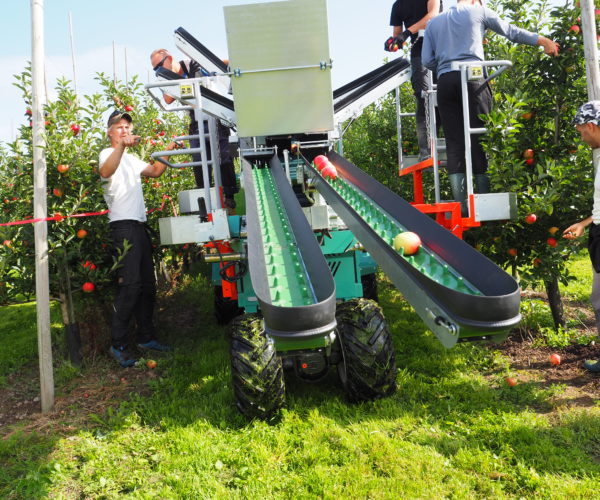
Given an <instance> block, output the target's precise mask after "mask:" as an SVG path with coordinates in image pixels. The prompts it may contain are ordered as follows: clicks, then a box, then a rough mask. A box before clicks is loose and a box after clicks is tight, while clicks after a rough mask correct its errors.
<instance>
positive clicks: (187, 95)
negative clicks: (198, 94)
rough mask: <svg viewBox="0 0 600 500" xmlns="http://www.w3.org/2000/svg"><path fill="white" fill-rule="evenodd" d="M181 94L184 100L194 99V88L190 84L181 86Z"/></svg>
mask: <svg viewBox="0 0 600 500" xmlns="http://www.w3.org/2000/svg"><path fill="white" fill-rule="evenodd" d="M179 92H180V96H181V98H182V99H191V98H193V97H194V86H193V85H190V84H189V83H182V84H180V85H179Z"/></svg>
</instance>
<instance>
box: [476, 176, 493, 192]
mask: <svg viewBox="0 0 600 500" xmlns="http://www.w3.org/2000/svg"><path fill="white" fill-rule="evenodd" d="M474 180H475V192H477V193H479V194H484V193H489V192H490V178H489V177H488V175H487V174H476V175H474Z"/></svg>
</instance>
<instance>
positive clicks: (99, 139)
mask: <svg viewBox="0 0 600 500" xmlns="http://www.w3.org/2000/svg"><path fill="white" fill-rule="evenodd" d="M97 79H98V82H99V84H100V87H101V89H102V92H99V93H96V94H93V95H86V96H77V95H75V93H74V91H73V89H72V87H71V85H70V84H69V82H68V81H66V80H58V81H57V83H56V88H55V93H56V98H55V99H53V100H52V101H50V102H48V104H47V105H46V107H45V109H44V113H45V119H46V122H45V135H44V139H45V144H46V149H45V151H46V162H47V203H48V216H49V217H53V220H50V221H48V245H49V267H50V288H51V294H52V296H53V297H55V298H58V299H59V300H60V302H61V306H62V311H63V319H64V323H65V325H67V326H68V325H72V324H76V318H75V316H76V314H77V311H80V314H81V315H83V316H90V317H91V316H97V315H98V314H97V313H98V312H101V313H103V312H105V311H106V310H107V304H108V302H109V301H110V296H111V294H112V289H113V275H114V273H113V271H114V269H115V268H116V266H118V265H119V256H118V255H117V256H115V255H112V253H111V245H110V241H109V234H108V222H107V218H106V215H102V214H101V212H102V211H104V210H105V209H106V204H105V202H104V199H103V197H102V186H101V181H100V176H99V174H98V156H99V153H100V151H101V150H102V149H103V148H105V147H108V146H109V142H108V140H107V136H106V117H107V115H108V114H109V113H110V110H112V109H120V110H124V111H125V110H126V111H128V112H129V113H130V114H131V115H132V117H133V119H134V126H135V130H134V133H136V134H137V135H140V136H141V137H142V141H141V143H140V145H139V146H138V147H137V148H136V150H135V151H134V153H135V154H137V155H138V156H139V157H140V158H142V159H149V155H150V154H151V153H152V152H153V151H159V150H161V149H164V146H165V145H166V144H167V143H168V142H169V141H170V140H171V137H172V136H173V135H176V134H181V133H182V132H183V131H184V130H185V123H184V122H183V120H182V118H181V117H179V116H177V115H175V114H173V113H162V112H160V111H159V110H158V108H157V107H156V106H155V105H154V103H153V101H152V100H151V99H150V98H149V96H148V95H147V94H146V92H145V91H144V89H143V86H142V84H141V83H139V82H138V81H137V79H136V78H134V79H132V81H130V82H129V83H128V85H124V84H123V83H122V82H119V81H116V82H114V81H113V80H112V79H109V78H107V77H106V76H104V75H103V74H99V75H98V76H97ZM30 80H31V74H30V70H29V69H26V70H25V71H24V72H23V73H21V74H19V75H16V82H15V84H16V85H17V87H19V89H20V90H21V91H22V94H23V99H24V121H23V123H22V124H21V126H20V127H19V129H18V133H17V137H16V139H15V140H14V141H12V142H9V143H6V144H2V145H1V146H0V147H1V148H2V155H1V158H0V200H1V201H0V224H3V223H4V224H6V223H11V222H15V221H26V220H27V219H31V218H32V213H33V200H32V193H33V168H32V164H33V159H32V131H31V111H30V107H29V106H30V102H31V90H30V89H31V82H30ZM143 186H144V192H145V198H146V205H147V208H148V209H149V214H148V220H149V224H150V225H151V226H154V227H156V222H157V219H158V217H160V216H162V215H163V214H167V215H168V212H165V210H166V209H169V212H170V211H171V204H170V200H169V197H171V196H173V197H176V195H177V193H178V192H179V191H181V190H183V189H189V188H190V187H192V186H193V175H192V174H191V173H186V172H181V171H173V170H168V171H167V172H165V174H164V175H163V176H162V177H161V178H160V179H159V180H158V182H157V181H155V180H152V182H150V180H148V181H147V182H145V183H144V184H143ZM0 242H2V245H1V246H0V283H1V284H0V303H7V302H14V301H19V300H28V299H30V298H32V297H33V295H34V291H35V281H34V236H33V225H32V224H28V223H26V224H19V225H2V226H0ZM170 252H172V250H171V249H160V250H157V254H156V259H157V261H160V260H162V256H163V253H164V254H169V253H170ZM102 315H104V314H102ZM96 322H97V320H96ZM92 323H93V322H92Z"/></svg>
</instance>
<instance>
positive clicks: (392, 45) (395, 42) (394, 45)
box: [383, 30, 412, 52]
mask: <svg viewBox="0 0 600 500" xmlns="http://www.w3.org/2000/svg"><path fill="white" fill-rule="evenodd" d="M411 34H412V33H411V32H410V31H408V30H404V31H403V32H402V33H401V34H400V35H398V36H395V37H394V36H391V37H389V38H388V39H387V40H386V41H385V44H384V47H383V49H384V50H385V51H386V52H396V51H397V50H398V49H400V48H401V47H402V45H404V42H406V40H408V39H409V38H410V35H411Z"/></svg>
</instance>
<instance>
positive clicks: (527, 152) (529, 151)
mask: <svg viewBox="0 0 600 500" xmlns="http://www.w3.org/2000/svg"><path fill="white" fill-rule="evenodd" d="M534 154H535V153H534V151H533V149H531V148H530V149H526V150H525V151H523V158H525V159H526V160H530V159H531V158H533V156H534Z"/></svg>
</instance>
